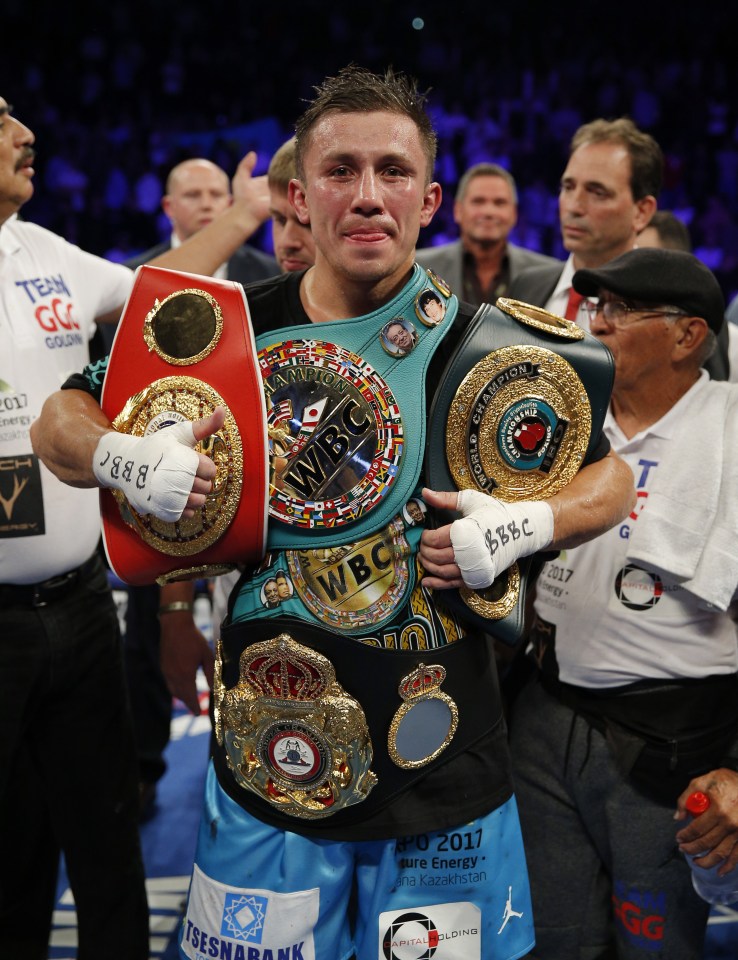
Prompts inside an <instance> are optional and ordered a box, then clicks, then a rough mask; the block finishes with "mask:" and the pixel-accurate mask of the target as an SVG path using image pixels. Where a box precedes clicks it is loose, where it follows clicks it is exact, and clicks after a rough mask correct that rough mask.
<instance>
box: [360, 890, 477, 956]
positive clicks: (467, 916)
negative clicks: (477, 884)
mask: <svg viewBox="0 0 738 960" xmlns="http://www.w3.org/2000/svg"><path fill="white" fill-rule="evenodd" d="M481 921H482V914H481V911H480V910H479V908H478V907H476V906H475V905H474V904H473V903H469V902H459V903H434V904H429V905H428V906H422V907H411V908H410V909H407V910H389V911H387V912H386V913H381V914H380V915H379V948H378V951H377V960H427V958H430V957H432V958H433V960H480V957H481V949H482V939H481Z"/></svg>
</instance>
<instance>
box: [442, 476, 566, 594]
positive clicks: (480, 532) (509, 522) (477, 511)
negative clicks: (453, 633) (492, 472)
mask: <svg viewBox="0 0 738 960" xmlns="http://www.w3.org/2000/svg"><path fill="white" fill-rule="evenodd" d="M457 510H458V511H459V512H460V513H461V514H462V515H463V519H461V520H455V521H454V522H453V523H452V524H451V531H450V533H451V544H452V546H453V548H454V559H455V560H456V563H457V565H458V567H459V570H460V571H461V576H462V579H463V581H464V583H465V584H466V585H467V587H471V588H472V589H473V590H480V589H483V588H484V587H488V586H489V585H490V584H491V583H492V581H493V580H494V579H495V577H496V576H497V575H498V574H499V573H501V572H502V571H503V570H507V568H508V567H509V566H510V565H511V564H513V563H514V562H515V561H516V560H517V559H518V558H519V557H527V556H529V554H531V553H535V552H536V551H537V550H543V549H544V547H547V546H548V545H549V543H551V540H552V539H553V528H554V520H553V511H552V510H551V507H550V506H549V505H548V504H547V503H544V502H542V501H534V500H525V501H523V502H522V503H505V502H503V501H502V500H496V499H495V498H494V497H490V496H488V495H487V494H486V493H482V492H481V490H462V491H461V493H459V499H458V506H457Z"/></svg>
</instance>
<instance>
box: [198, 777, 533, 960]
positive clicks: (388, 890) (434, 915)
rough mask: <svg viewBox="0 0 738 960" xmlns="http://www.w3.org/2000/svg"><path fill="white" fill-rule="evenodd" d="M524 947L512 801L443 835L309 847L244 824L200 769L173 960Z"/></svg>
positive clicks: (484, 954) (510, 957) (522, 876)
mask: <svg viewBox="0 0 738 960" xmlns="http://www.w3.org/2000/svg"><path fill="white" fill-rule="evenodd" d="M352 890H353V891H354V896H353V897H352ZM533 943H534V936H533V916H532V910H531V902H530V891H529V889H528V874H527V870H526V866H525V855H524V853H523V844H522V838H521V835H520V825H519V823H518V811H517V806H516V804H515V800H514V798H513V799H511V800H509V801H508V802H507V803H505V804H503V806H501V807H499V808H498V809H497V810H494V811H493V812H492V813H489V814H487V815H486V816H484V817H480V818H478V819H476V820H473V821H472V822H471V823H468V824H465V825H464V826H460V827H458V828H456V829H453V830H443V831H437V832H435V833H429V834H419V835H417V836H414V837H406V838H400V839H395V840H371V841H369V840H364V841H353V842H349V841H345V840H341V841H338V840H325V839H315V838H310V837H305V836H301V835H300V834H297V833H292V832H290V831H287V830H282V829H279V828H277V827H273V826H270V825H269V824H266V823H263V822H262V821H261V820H257V819H256V818H254V817H252V816H251V815H250V814H248V813H247V812H246V811H245V810H243V809H242V808H241V807H240V806H239V805H238V804H237V803H235V801H233V800H232V799H231V798H230V797H229V796H228V795H227V794H226V793H225V792H224V791H223V790H222V789H221V788H220V785H219V784H218V781H217V778H216V776H215V772H214V770H213V766H212V764H211V765H210V768H209V770H208V776H207V782H206V785H205V801H204V809H203V816H202V822H201V825H200V833H199V837H198V844H197V853H196V856H195V867H194V872H193V877H192V884H191V887H190V895H189V901H188V905H187V913H186V915H185V918H184V922H183V927H182V934H181V939H180V956H182V957H187V958H188V960H207V958H218V960H348V958H349V957H352V956H355V957H356V958H357V960H423V958H430V957H432V958H433V960H514V958H516V957H522V956H523V955H524V954H526V953H528V952H529V951H530V949H531V948H532V946H533Z"/></svg>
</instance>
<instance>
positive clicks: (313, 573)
mask: <svg viewBox="0 0 738 960" xmlns="http://www.w3.org/2000/svg"><path fill="white" fill-rule="evenodd" d="M409 556H410V547H409V545H408V542H407V540H406V539H405V537H404V525H403V523H402V521H401V520H400V519H399V518H395V519H394V520H393V521H392V523H390V524H389V525H388V526H387V527H384V528H383V529H382V530H379V531H378V532H377V533H375V534H374V535H372V536H371V537H367V538H366V539H364V540H359V541H357V542H356V543H350V544H346V545H344V546H336V547H324V548H321V549H315V550H288V551H287V563H288V565H289V568H290V574H291V575H292V581H293V583H294V585H295V590H296V591H297V593H298V595H299V596H300V598H301V600H302V601H303V603H304V604H305V606H306V607H307V608H308V610H310V612H311V613H313V614H314V615H315V616H316V617H317V618H318V620H320V621H321V622H322V623H325V624H327V625H328V626H330V627H334V628H336V627H338V628H341V629H343V630H351V631H354V630H359V629H364V628H366V627H368V626H373V625H374V624H377V623H381V622H382V621H383V620H386V619H387V617H388V616H389V615H390V614H391V613H392V612H393V611H394V610H395V609H396V608H397V607H398V606H399V604H400V603H401V602H402V600H403V598H404V596H405V591H406V589H407V584H408V565H407V558H408V557H409Z"/></svg>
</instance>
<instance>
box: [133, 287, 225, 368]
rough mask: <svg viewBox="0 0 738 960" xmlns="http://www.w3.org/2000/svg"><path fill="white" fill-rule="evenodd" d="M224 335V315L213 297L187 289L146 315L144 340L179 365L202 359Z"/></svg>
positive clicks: (177, 292)
mask: <svg viewBox="0 0 738 960" xmlns="http://www.w3.org/2000/svg"><path fill="white" fill-rule="evenodd" d="M222 332H223V312H222V310H221V309H220V304H219V303H218V301H217V300H216V299H215V297H214V296H212V294H210V293H207V292H206V291H205V290H197V289H194V288H187V289H185V290H176V291H175V292H174V293H170V294H169V296H168V297H165V298H164V299H163V300H162V301H161V302H160V301H159V300H158V299H157V300H155V301H154V307H153V309H152V310H150V311H149V313H148V314H147V316H146V319H145V321H144V328H143V337H144V340H145V342H146V346H147V347H148V348H149V350H153V352H154V353H155V354H156V355H157V356H159V357H161V359H162V360H166V362H167V363H173V364H175V365H177V366H189V365H190V364H193V363H197V362H198V361H200V360H203V359H204V358H205V357H207V356H208V354H210V353H212V351H213V350H214V349H215V347H216V345H217V343H218V340H220V335H221V333H222Z"/></svg>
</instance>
